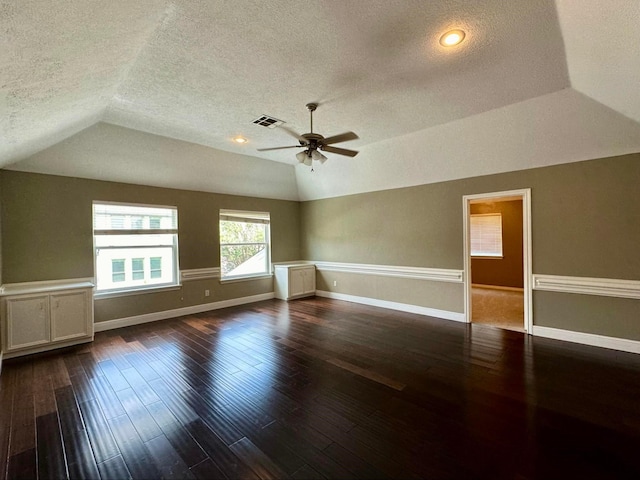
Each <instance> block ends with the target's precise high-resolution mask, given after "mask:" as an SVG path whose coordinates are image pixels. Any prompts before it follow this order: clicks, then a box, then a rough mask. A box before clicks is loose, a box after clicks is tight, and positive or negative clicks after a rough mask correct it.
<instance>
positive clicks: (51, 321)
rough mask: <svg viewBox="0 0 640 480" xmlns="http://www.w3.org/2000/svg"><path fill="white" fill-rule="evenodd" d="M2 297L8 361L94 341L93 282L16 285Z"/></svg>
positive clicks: (8, 287)
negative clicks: (16, 357)
mask: <svg viewBox="0 0 640 480" xmlns="http://www.w3.org/2000/svg"><path fill="white" fill-rule="evenodd" d="M0 295H1V298H2V327H3V328H2V339H3V350H4V354H5V357H7V358H8V357H13V356H19V355H26V354H29V353H35V352H41V351H45V350H50V349H53V348H59V347H65V346H69V345H74V344H76V343H82V342H87V341H91V340H93V284H92V283H91V282H88V281H87V282H85V281H81V282H78V281H57V282H31V283H23V284H17V283H16V284H11V285H5V286H3V287H2V290H1V291H0Z"/></svg>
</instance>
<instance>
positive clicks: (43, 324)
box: [7, 295, 51, 351]
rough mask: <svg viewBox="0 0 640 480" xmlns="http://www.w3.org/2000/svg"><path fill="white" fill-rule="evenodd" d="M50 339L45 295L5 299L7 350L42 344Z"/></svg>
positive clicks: (47, 300)
mask: <svg viewBox="0 0 640 480" xmlns="http://www.w3.org/2000/svg"><path fill="white" fill-rule="evenodd" d="M50 339H51V328H50V323H49V298H48V296H47V295H29V296H23V297H14V298H8V299H7V351H11V350H17V349H20V348H27V347H33V346H36V345H42V344H45V343H49V341H50Z"/></svg>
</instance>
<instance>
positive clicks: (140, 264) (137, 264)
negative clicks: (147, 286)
mask: <svg viewBox="0 0 640 480" xmlns="http://www.w3.org/2000/svg"><path fill="white" fill-rule="evenodd" d="M131 278H132V279H133V280H144V258H132V259H131Z"/></svg>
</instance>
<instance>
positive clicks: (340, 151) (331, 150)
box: [322, 145, 358, 157]
mask: <svg viewBox="0 0 640 480" xmlns="http://www.w3.org/2000/svg"><path fill="white" fill-rule="evenodd" d="M322 150H323V151H325V152H329V153H337V154H338V155H346V156H347V157H355V156H356V155H357V154H358V152H356V151H355V150H347V149H346V148H338V147H331V146H329V145H325V146H323V147H322Z"/></svg>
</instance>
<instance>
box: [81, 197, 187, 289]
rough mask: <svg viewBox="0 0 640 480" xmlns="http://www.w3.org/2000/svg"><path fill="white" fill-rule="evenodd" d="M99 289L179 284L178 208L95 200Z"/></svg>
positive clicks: (94, 236)
mask: <svg viewBox="0 0 640 480" xmlns="http://www.w3.org/2000/svg"><path fill="white" fill-rule="evenodd" d="M93 238H94V246H95V259H96V260H95V266H96V283H97V285H96V290H97V291H98V292H102V293H108V292H117V291H128V290H136V289H144V288H155V287H164V286H170V285H177V284H178V211H177V208H176V207H150V206H143V205H122V204H115V203H94V204H93Z"/></svg>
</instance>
